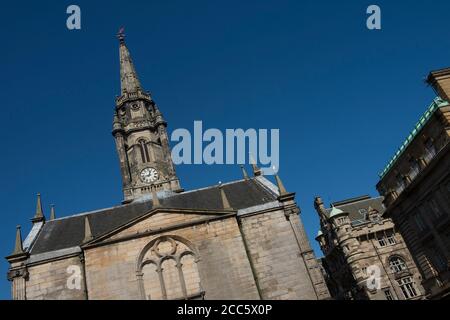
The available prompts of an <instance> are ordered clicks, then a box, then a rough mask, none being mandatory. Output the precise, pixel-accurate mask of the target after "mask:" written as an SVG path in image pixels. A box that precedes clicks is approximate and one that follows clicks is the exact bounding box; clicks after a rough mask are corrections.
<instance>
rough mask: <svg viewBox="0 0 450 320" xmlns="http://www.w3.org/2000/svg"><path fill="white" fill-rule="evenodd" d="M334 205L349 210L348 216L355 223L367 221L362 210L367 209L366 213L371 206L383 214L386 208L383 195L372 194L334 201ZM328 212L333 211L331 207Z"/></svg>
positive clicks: (345, 210)
mask: <svg viewBox="0 0 450 320" xmlns="http://www.w3.org/2000/svg"><path fill="white" fill-rule="evenodd" d="M332 205H333V206H334V207H336V208H338V209H341V210H342V211H344V212H348V216H349V218H350V221H351V222H352V224H353V225H357V224H361V223H365V222H367V221H368V220H367V219H366V216H365V214H361V213H360V210H363V209H364V210H365V211H366V213H368V212H369V210H368V209H369V207H371V208H372V209H375V210H377V211H378V212H379V213H380V215H383V213H384V211H385V208H384V206H383V197H377V198H371V197H370V196H362V197H357V198H352V199H348V200H344V201H339V202H334V203H333V204H332ZM327 212H328V213H330V212H331V208H329V209H327Z"/></svg>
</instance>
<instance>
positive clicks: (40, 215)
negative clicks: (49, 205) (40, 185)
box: [32, 193, 45, 222]
mask: <svg viewBox="0 0 450 320" xmlns="http://www.w3.org/2000/svg"><path fill="white" fill-rule="evenodd" d="M44 219H45V217H44V212H43V210H42V202H41V194H40V193H38V194H37V201H36V213H35V215H34V217H33V219H32V222H40V221H43V220H44Z"/></svg>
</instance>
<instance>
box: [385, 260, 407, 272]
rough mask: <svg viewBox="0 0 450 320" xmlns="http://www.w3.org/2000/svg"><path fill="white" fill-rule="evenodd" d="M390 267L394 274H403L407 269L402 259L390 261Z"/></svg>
mask: <svg viewBox="0 0 450 320" xmlns="http://www.w3.org/2000/svg"><path fill="white" fill-rule="evenodd" d="M389 267H390V268H391V270H392V271H393V272H401V271H404V270H406V269H407V267H406V263H405V260H403V259H402V258H400V257H392V258H390V259H389Z"/></svg>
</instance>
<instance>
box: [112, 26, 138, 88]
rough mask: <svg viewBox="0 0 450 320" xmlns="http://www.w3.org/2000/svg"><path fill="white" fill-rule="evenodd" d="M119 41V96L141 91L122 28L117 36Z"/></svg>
mask: <svg viewBox="0 0 450 320" xmlns="http://www.w3.org/2000/svg"><path fill="white" fill-rule="evenodd" d="M117 38H118V39H119V43H120V46H119V55H120V88H121V94H125V93H127V92H128V93H130V92H137V91H138V90H142V88H141V83H140V82H139V79H138V76H137V73H136V70H135V69H134V65H133V61H132V60H131V55H130V52H129V51H128V48H127V46H126V44H125V34H124V28H123V27H122V28H120V30H119V33H118V34H117Z"/></svg>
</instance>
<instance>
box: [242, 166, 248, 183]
mask: <svg viewBox="0 0 450 320" xmlns="http://www.w3.org/2000/svg"><path fill="white" fill-rule="evenodd" d="M241 170H242V175H243V176H244V179H245V180H248V179H249V177H248V174H247V170H245V167H244V166H243V165H241Z"/></svg>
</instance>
